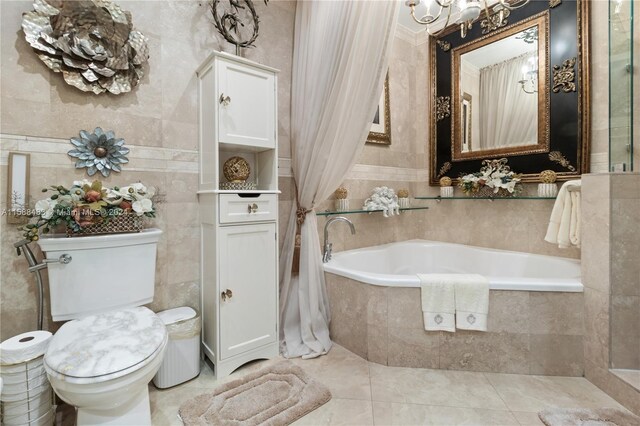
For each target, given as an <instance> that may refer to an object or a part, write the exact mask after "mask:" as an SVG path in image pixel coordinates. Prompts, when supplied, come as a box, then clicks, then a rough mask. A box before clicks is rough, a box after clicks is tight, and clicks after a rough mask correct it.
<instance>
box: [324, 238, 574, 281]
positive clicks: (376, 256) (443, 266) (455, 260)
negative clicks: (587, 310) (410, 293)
mask: <svg viewBox="0 0 640 426" xmlns="http://www.w3.org/2000/svg"><path fill="white" fill-rule="evenodd" d="M324 270H325V272H329V273H331V274H335V275H339V276H342V277H345V278H350V279H352V280H356V281H360V282H363V283H367V284H373V285H376V286H385V287H420V281H419V280H418V277H417V275H416V274H428V273H434V274H435V273H437V274H480V275H483V276H485V277H487V278H488V279H489V288H490V289H491V290H515V291H536V292H538V291H540V292H572V293H580V292H582V291H583V286H582V283H581V275H580V261H578V260H573V259H566V258H560V257H553V256H542V255H536V254H529V253H520V252H514V251H505V250H494V249H488V248H481V247H472V246H466V245H462V244H451V243H442V242H436V241H426V240H410V241H403V242H397V243H391V244H385V245H380V246H375V247H367V248H361V249H356V250H349V251H344V252H339V253H335V254H333V257H332V259H331V260H330V261H329V262H328V263H325V264H324Z"/></svg>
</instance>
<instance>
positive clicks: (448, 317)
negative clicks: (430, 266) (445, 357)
mask: <svg viewBox="0 0 640 426" xmlns="http://www.w3.org/2000/svg"><path fill="white" fill-rule="evenodd" d="M456 277H458V275H453V274H418V278H419V279H420V287H421V292H422V315H423V317H424V329H425V330H427V331H450V332H454V331H456V321H455V311H456V305H455V295H454V289H455V282H456Z"/></svg>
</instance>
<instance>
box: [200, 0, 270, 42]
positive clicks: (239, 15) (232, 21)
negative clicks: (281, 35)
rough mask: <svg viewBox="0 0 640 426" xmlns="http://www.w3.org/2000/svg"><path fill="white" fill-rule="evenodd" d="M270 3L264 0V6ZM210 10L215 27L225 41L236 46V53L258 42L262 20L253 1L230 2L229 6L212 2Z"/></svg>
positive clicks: (218, 0) (234, 0)
mask: <svg viewBox="0 0 640 426" xmlns="http://www.w3.org/2000/svg"><path fill="white" fill-rule="evenodd" d="M268 1H269V0H264V4H267V2H268ZM243 4H244V5H243ZM210 8H211V14H212V15H213V25H214V26H215V27H216V29H217V30H218V32H219V33H220V34H222V36H223V37H224V39H225V40H227V41H228V42H229V43H231V44H233V45H235V46H236V53H239V48H241V47H249V46H251V45H252V44H253V42H255V41H256V39H257V38H258V30H259V24H260V18H259V16H258V14H257V13H256V8H255V6H254V5H253V2H252V1H251V0H229V1H228V5H227V4H224V3H223V1H222V0H212V1H211V3H210Z"/></svg>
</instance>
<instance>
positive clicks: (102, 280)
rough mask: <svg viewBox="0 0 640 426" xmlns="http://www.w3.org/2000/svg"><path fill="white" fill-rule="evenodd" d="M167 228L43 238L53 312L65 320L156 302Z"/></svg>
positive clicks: (55, 319)
mask: <svg viewBox="0 0 640 426" xmlns="http://www.w3.org/2000/svg"><path fill="white" fill-rule="evenodd" d="M161 234H162V231H161V230H159V229H146V230H144V231H142V232H138V233H130V234H111V235H96V236H90V237H72V238H66V237H65V236H61V235H54V236H43V237H41V238H40V240H39V241H38V244H39V245H40V248H41V249H42V251H43V252H45V257H46V259H48V260H49V261H54V260H58V259H61V258H62V259H69V258H70V259H71V261H70V262H68V263H66V264H65V263H62V262H53V263H49V264H48V267H47V269H48V272H49V297H50V300H51V316H52V317H53V320H54V321H66V320H71V319H76V318H82V317H85V316H87V315H93V314H98V313H102V312H106V311H111V310H114V309H123V308H131V307H135V306H141V305H144V304H146V303H150V302H151V301H153V293H154V289H155V276H156V252H157V246H158V240H159V239H160V235H161Z"/></svg>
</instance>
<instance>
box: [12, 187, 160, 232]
mask: <svg viewBox="0 0 640 426" xmlns="http://www.w3.org/2000/svg"><path fill="white" fill-rule="evenodd" d="M48 191H51V192H53V194H52V195H51V196H50V197H49V198H46V199H44V200H40V201H38V202H37V203H36V205H35V215H34V217H35V221H34V222H33V223H29V224H27V225H25V226H24V227H22V230H23V231H24V237H25V238H27V239H30V240H31V241H37V240H38V238H39V236H38V235H39V234H40V232H42V233H44V234H46V233H48V232H50V231H51V230H52V229H55V228H57V227H61V226H65V227H66V230H67V235H73V234H83V233H91V234H100V233H116V232H136V231H140V230H141V229H142V219H143V218H144V217H155V206H154V203H153V200H152V199H153V197H154V196H155V194H156V190H155V188H153V187H146V186H144V185H143V184H142V183H132V184H130V185H127V186H123V187H118V186H114V187H113V188H107V187H103V186H102V182H100V181H98V180H96V181H93V182H89V181H88V180H82V181H75V182H73V185H72V186H71V187H70V188H66V187H64V186H62V185H59V186H51V187H49V188H44V189H43V190H42V192H48ZM118 225H120V226H118Z"/></svg>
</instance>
